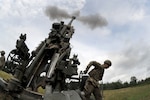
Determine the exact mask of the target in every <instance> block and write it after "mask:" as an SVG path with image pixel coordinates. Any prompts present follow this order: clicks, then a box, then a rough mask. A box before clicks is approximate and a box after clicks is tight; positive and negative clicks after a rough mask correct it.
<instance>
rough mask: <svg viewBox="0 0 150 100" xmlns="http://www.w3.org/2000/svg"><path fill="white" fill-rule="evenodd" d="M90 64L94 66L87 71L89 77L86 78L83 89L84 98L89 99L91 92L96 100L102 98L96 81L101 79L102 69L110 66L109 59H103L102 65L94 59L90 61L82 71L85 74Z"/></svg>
mask: <svg viewBox="0 0 150 100" xmlns="http://www.w3.org/2000/svg"><path fill="white" fill-rule="evenodd" d="M92 65H93V66H94V68H93V69H92V70H91V71H90V72H89V73H88V74H89V77H88V78H87V80H86V82H85V86H84V89H83V91H84V93H85V100H90V96H91V93H93V95H94V97H95V99H96V100H102V95H101V93H100V88H99V83H98V81H100V80H102V78H103V74H104V69H107V68H109V67H110V66H111V61H110V60H105V61H104V64H102V65H101V64H100V63H98V62H96V61H91V62H90V63H89V64H88V66H87V68H86V70H85V71H84V73H85V74H86V73H87V72H88V70H89V68H90V67H91V66H92Z"/></svg>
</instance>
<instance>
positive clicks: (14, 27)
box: [0, 0, 150, 82]
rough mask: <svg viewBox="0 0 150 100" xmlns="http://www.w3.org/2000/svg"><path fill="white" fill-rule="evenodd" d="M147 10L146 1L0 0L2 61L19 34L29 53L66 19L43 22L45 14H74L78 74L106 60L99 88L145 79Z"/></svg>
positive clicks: (148, 68) (148, 72)
mask: <svg viewBox="0 0 150 100" xmlns="http://www.w3.org/2000/svg"><path fill="white" fill-rule="evenodd" d="M149 5H150V1H149V0H109V1H107V0H0V50H5V51H6V55H8V53H9V52H10V51H11V50H12V49H14V48H15V43H16V40H17V39H18V38H19V36H20V34H21V33H26V34H27V41H26V44H27V45H28V47H29V49H30V51H32V50H34V49H35V48H36V47H37V46H38V44H39V43H40V41H42V40H44V39H45V38H47V37H48V33H49V32H50V29H51V24H52V23H53V22H60V21H61V20H63V21H65V23H66V24H67V23H68V22H69V19H68V17H67V19H63V18H62V19H61V18H59V19H58V20H57V19H55V18H53V19H52V18H50V17H49V15H48V13H46V10H47V9H50V8H51V7H53V8H54V7H56V8H55V9H59V10H60V9H62V11H65V12H64V13H65V14H69V15H73V14H75V12H77V13H76V14H77V15H78V16H77V20H75V21H74V22H73V24H72V25H73V26H74V28H75V34H74V35H73V38H72V39H71V47H72V54H74V53H75V54H78V57H79V60H80V62H81V65H80V66H79V71H81V70H85V68H86V66H87V64H88V63H89V61H92V60H96V61H98V62H100V63H103V61H104V60H105V59H110V60H111V61H112V66H111V68H109V69H108V70H106V71H105V74H104V77H103V80H104V82H112V81H117V80H119V79H120V80H122V81H129V80H130V78H131V76H136V77H137V79H139V80H141V79H145V78H146V77H150V57H149V56H150V52H149V51H150V38H149V37H150V24H149V22H150V10H149V9H150V6H149ZM64 13H63V14H64ZM76 14H75V15H76ZM88 18H90V19H88ZM95 20H96V21H95ZM93 21H95V22H94V24H92V23H93ZM95 23H96V24H95ZM99 23H100V24H99Z"/></svg>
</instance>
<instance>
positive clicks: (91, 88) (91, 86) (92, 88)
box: [84, 77, 102, 100]
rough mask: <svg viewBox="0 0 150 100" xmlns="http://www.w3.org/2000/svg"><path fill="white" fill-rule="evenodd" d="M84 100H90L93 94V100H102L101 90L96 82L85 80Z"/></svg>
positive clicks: (90, 79) (89, 79)
mask: <svg viewBox="0 0 150 100" xmlns="http://www.w3.org/2000/svg"><path fill="white" fill-rule="evenodd" d="M84 93H85V100H91V99H90V96H91V94H92V93H93V95H94V97H95V100H102V95H101V90H100V88H99V84H98V82H97V81H95V80H93V79H92V78H90V77H89V78H88V79H87V80H86V83H85V86H84Z"/></svg>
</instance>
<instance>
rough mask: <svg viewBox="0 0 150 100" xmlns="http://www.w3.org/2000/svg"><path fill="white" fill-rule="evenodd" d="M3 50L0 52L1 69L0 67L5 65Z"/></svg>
mask: <svg viewBox="0 0 150 100" xmlns="http://www.w3.org/2000/svg"><path fill="white" fill-rule="evenodd" d="M4 55H5V52H4V51H2V52H1V57H0V70H2V68H3V67H4V65H5V56H4Z"/></svg>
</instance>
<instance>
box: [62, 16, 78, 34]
mask: <svg viewBox="0 0 150 100" xmlns="http://www.w3.org/2000/svg"><path fill="white" fill-rule="evenodd" d="M75 18H76V17H75V16H73V17H72V19H71V21H70V22H69V23H68V25H67V26H71V24H72V22H73V20H74V19H75ZM67 26H64V27H63V29H62V30H61V31H60V34H63V33H64V32H65V31H66V29H67Z"/></svg>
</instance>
